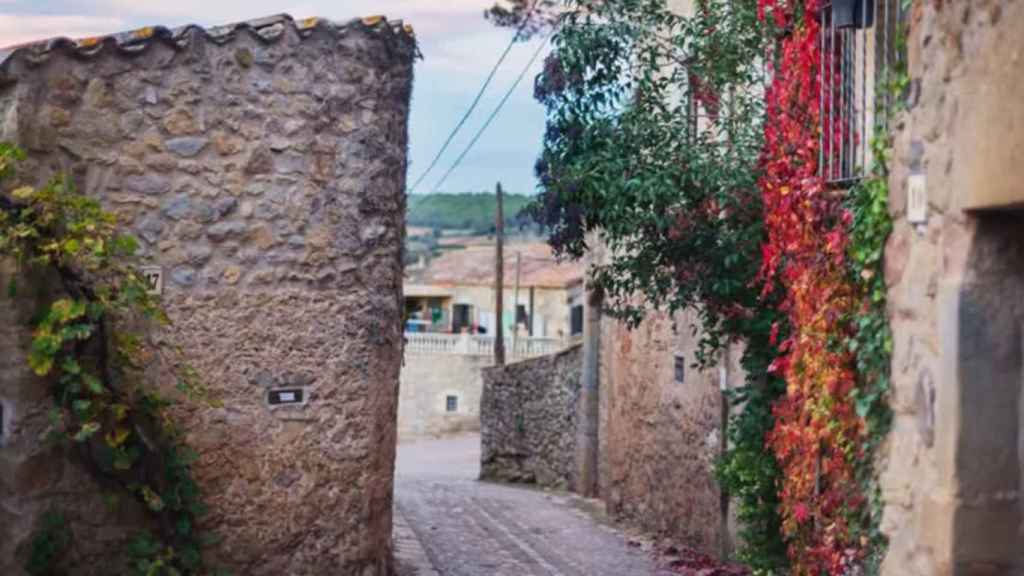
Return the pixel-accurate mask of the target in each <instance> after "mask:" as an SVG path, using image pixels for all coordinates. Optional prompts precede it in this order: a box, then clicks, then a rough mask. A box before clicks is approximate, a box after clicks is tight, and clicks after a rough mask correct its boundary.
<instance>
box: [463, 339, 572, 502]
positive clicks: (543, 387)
mask: <svg viewBox="0 0 1024 576" xmlns="http://www.w3.org/2000/svg"><path fill="white" fill-rule="evenodd" d="M581 356H582V348H581V347H580V346H574V347H572V348H569V349H568V350H565V351H564V352H559V353H558V354H552V355H550V356H541V357H538V358H532V359H529V360H523V361H521V362H514V363H511V364H508V365H506V366H504V367H502V368H498V367H493V368H488V369H485V370H484V392H483V401H482V403H481V409H480V410H481V473H480V475H481V477H482V478H484V479H486V480H499V481H508V482H528V483H536V484H538V485H540V486H545V487H551V488H568V489H574V488H575V485H574V478H573V468H574V463H575V457H576V454H575V451H576V422H577V414H576V407H577V403H578V401H579V392H580V368H581V366H582V365H581V361H582V358H581Z"/></svg>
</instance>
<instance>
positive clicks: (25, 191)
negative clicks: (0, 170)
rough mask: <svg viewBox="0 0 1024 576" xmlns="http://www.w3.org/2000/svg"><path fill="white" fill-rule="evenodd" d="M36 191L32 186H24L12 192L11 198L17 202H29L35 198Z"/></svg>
mask: <svg viewBox="0 0 1024 576" xmlns="http://www.w3.org/2000/svg"><path fill="white" fill-rule="evenodd" d="M35 194H36V190H35V188H33V187H31V186H22V187H21V188H15V189H14V190H12V191H11V196H12V197H13V198H14V199H15V200H28V199H30V198H32V197H33V196H35Z"/></svg>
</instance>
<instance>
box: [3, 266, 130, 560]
mask: <svg viewBox="0 0 1024 576" xmlns="http://www.w3.org/2000/svg"><path fill="white" fill-rule="evenodd" d="M16 272H17V269H16V268H15V266H14V263H13V262H11V261H3V260H0V282H2V283H3V285H4V286H7V285H8V283H9V282H10V281H11V280H12V279H14V277H15V274H16ZM56 283H57V280H56V279H55V278H53V277H50V276H46V275H38V276H33V277H31V278H26V277H24V276H19V282H18V284H19V288H18V290H17V291H16V292H15V294H13V295H12V294H9V293H8V291H7V290H3V291H0V404H2V411H3V415H2V418H0V419H2V420H3V422H2V424H0V426H2V427H3V429H2V430H0V574H4V575H8V574H10V575H12V576H13V575H21V574H22V571H21V569H22V566H23V565H24V563H25V560H26V558H27V557H28V554H29V548H30V546H31V543H32V539H33V535H34V534H35V533H36V531H37V530H39V529H41V528H42V526H43V524H44V520H45V518H46V516H47V514H48V513H50V512H58V513H60V514H61V516H62V517H63V521H64V525H65V527H66V528H67V529H69V530H70V531H71V534H72V537H73V539H74V542H75V543H76V546H75V547H74V548H73V549H72V551H71V554H69V556H68V557H67V558H66V559H65V562H64V565H65V567H70V566H76V567H78V568H76V571H75V574H82V575H84V576H92V575H97V576H99V575H100V574H114V573H123V572H126V570H125V565H124V563H123V555H118V554H110V550H111V549H112V548H113V547H120V546H121V545H122V543H123V541H124V540H125V539H126V538H127V537H128V536H129V535H130V534H132V533H134V531H137V529H138V528H139V527H140V526H145V525H146V522H147V517H146V514H145V512H144V511H143V510H142V507H141V506H139V505H136V504H135V503H134V502H133V501H132V500H131V499H126V500H125V501H122V502H120V503H119V504H118V506H116V507H114V506H110V504H109V502H108V501H107V500H106V499H105V498H104V494H103V491H102V488H101V486H100V485H99V484H98V483H97V482H95V481H94V479H93V478H92V477H91V476H90V475H89V473H88V472H87V471H86V470H85V469H84V467H82V466H81V465H80V461H79V460H78V459H77V458H76V457H74V455H73V454H72V453H70V452H69V451H66V450H65V449H63V448H61V447H60V446H57V445H54V444H52V443H44V442H40V438H41V437H43V436H44V435H45V434H46V433H47V431H48V430H49V428H50V426H51V424H50V418H49V410H50V408H51V407H52V406H53V399H52V397H51V395H50V392H49V382H47V381H46V380H44V379H42V378H38V377H36V376H35V374H34V373H33V372H32V370H31V369H30V368H29V366H28V363H27V362H26V357H27V355H28V351H29V347H30V345H31V332H30V330H29V329H28V326H29V324H30V322H31V321H32V314H33V311H34V310H36V308H37V307H38V306H39V305H41V304H44V303H46V302H49V301H51V300H52V299H53V296H54V293H53V290H52V286H53V285H55V284H56Z"/></svg>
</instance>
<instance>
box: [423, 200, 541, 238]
mask: <svg viewBox="0 0 1024 576" xmlns="http://www.w3.org/2000/svg"><path fill="white" fill-rule="evenodd" d="M530 201H531V198H530V197H529V196H526V195H523V194H505V196H504V210H505V227H506V228H507V229H508V230H509V232H513V231H514V230H518V229H519V228H520V227H528V226H530V225H531V224H532V220H531V219H530V218H529V217H528V216H526V215H520V212H521V211H522V209H523V208H524V207H525V206H526V205H527V204H529V203H530ZM495 206H496V201H495V196H494V194H493V193H490V192H480V193H472V192H470V193H463V194H421V195H415V196H412V197H410V198H409V212H408V224H409V225H410V226H418V227H426V228H440V229H442V230H464V231H467V232H471V233H475V234H487V233H490V232H491V231H493V230H494V211H495Z"/></svg>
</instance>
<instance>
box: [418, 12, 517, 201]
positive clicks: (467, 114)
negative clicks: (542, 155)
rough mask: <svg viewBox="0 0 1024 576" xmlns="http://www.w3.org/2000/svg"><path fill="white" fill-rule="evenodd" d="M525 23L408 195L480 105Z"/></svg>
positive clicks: (421, 180) (438, 159) (513, 36)
mask: <svg viewBox="0 0 1024 576" xmlns="http://www.w3.org/2000/svg"><path fill="white" fill-rule="evenodd" d="M527 22H529V18H524V19H523V22H522V24H520V25H519V28H517V29H516V33H515V34H513V35H512V40H511V41H510V42H509V43H508V46H506V47H505V51H504V52H502V53H501V56H500V57H499V58H498V61H497V62H495V63H494V67H493V68H491V72H490V74H488V75H487V79H485V80H484V85H483V86H481V87H480V91H479V92H477V93H476V98H473V102H472V103H471V104H470V105H469V108H468V109H467V110H466V112H465V113H464V114H463V115H462V118H461V119H460V120H459V123H458V124H456V125H455V128H454V129H453V130H452V132H451V134H449V135H448V138H447V139H446V140H445V141H444V144H442V145H441V149H440V150H438V151H437V155H436V156H434V159H433V160H431V161H430V166H427V169H426V170H424V171H423V173H422V174H420V177H419V178H417V179H416V182H414V183H413V185H412V188H409V194H412V193H413V191H415V190H416V188H417V187H418V186H419V185H420V183H421V182H423V179H424V178H426V177H427V174H430V171H431V170H433V169H434V167H435V166H437V163H438V162H439V161H440V160H441V156H442V155H443V154H444V153H445V150H447V149H448V146H450V145H451V143H452V140H454V139H455V136H456V135H457V134H458V133H459V130H462V127H463V126H464V125H465V124H466V121H467V120H469V117H470V115H471V114H473V110H476V107H477V104H479V103H480V98H482V97H483V95H484V92H485V91H486V90H487V87H488V86H490V85H491V80H494V75H495V74H497V72H498V68H500V67H501V64H502V63H503V62H504V61H505V58H508V54H509V52H511V51H512V47H513V46H515V44H516V42H517V41H518V40H519V35H520V34H521V33H522V31H523V29H524V28H526V23H527Z"/></svg>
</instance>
